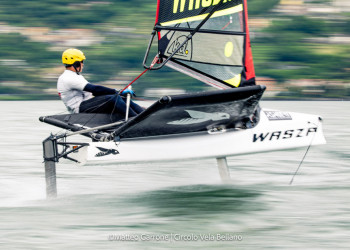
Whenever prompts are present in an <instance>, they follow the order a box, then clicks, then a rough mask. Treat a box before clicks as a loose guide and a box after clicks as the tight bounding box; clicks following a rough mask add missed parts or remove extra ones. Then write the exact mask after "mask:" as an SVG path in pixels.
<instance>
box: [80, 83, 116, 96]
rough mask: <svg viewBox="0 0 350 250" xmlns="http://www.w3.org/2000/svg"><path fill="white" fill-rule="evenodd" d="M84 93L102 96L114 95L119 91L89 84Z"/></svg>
mask: <svg viewBox="0 0 350 250" xmlns="http://www.w3.org/2000/svg"><path fill="white" fill-rule="evenodd" d="M83 90H84V91H87V92H91V93H92V94H93V95H94V96H100V95H114V94H116V93H117V92H118V91H117V90H115V89H111V88H108V87H105V86H101V85H94V84H91V83H87V84H86V85H85V87H84V89H83Z"/></svg>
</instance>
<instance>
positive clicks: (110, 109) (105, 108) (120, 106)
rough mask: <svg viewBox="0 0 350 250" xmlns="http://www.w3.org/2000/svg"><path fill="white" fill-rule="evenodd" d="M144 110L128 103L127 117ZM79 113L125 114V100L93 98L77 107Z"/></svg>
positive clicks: (112, 96) (122, 98) (104, 96)
mask: <svg viewBox="0 0 350 250" xmlns="http://www.w3.org/2000/svg"><path fill="white" fill-rule="evenodd" d="M143 110H144V109H143V108H142V107H140V106H139V105H137V104H136V103H134V102H133V101H130V108H129V116H130V117H132V116H136V115H137V114H139V113H141V112H142V111H143ZM79 112H80V113H105V114H113V113H118V114H121V115H125V114H126V98H124V97H121V96H119V95H101V96H96V97H93V98H91V99H89V100H86V101H83V102H82V103H81V104H80V107H79Z"/></svg>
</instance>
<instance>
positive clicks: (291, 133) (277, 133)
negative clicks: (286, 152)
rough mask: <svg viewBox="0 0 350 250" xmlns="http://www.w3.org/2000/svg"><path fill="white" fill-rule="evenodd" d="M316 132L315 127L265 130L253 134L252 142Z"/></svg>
mask: <svg viewBox="0 0 350 250" xmlns="http://www.w3.org/2000/svg"><path fill="white" fill-rule="evenodd" d="M316 132H317V127H312V128H308V129H305V128H299V129H290V130H286V131H274V132H267V133H261V134H254V135H253V142H258V141H261V142H263V141H275V140H285V139H291V138H300V137H307V136H310V135H311V134H313V133H316Z"/></svg>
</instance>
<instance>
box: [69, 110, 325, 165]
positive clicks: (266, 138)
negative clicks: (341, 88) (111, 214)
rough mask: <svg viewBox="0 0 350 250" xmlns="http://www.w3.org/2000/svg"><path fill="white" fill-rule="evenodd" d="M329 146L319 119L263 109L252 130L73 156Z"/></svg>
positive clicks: (161, 157)
mask: <svg viewBox="0 0 350 250" xmlns="http://www.w3.org/2000/svg"><path fill="white" fill-rule="evenodd" d="M266 112H270V113H269V114H266ZM267 115H269V116H270V117H269V118H270V119H269V118H268V116H267ZM325 143H326V140H325V138H324V135H323V132H322V119H321V118H320V117H319V116H317V115H308V114H301V113H287V112H279V111H271V110H266V109H263V110H261V112H260V121H259V123H258V124H257V125H256V126H255V127H254V128H252V129H232V130H227V131H222V132H217V133H198V134H192V135H188V134H186V135H173V136H157V137H147V138H136V139H128V140H122V141H120V142H91V143H89V146H86V147H83V148H82V149H80V150H79V151H78V152H76V153H71V154H70V155H69V156H70V157H71V158H73V159H76V160H78V161H79V162H80V163H81V164H103V165H105V164H114V165H116V164H125V163H142V162H163V161H181V160H188V159H203V158H221V157H226V156H234V155H243V154H252V153H257V152H264V151H276V150H284V149H291V148H298V147H307V146H309V145H319V144H325ZM101 149H102V150H101ZM106 150H107V151H106Z"/></svg>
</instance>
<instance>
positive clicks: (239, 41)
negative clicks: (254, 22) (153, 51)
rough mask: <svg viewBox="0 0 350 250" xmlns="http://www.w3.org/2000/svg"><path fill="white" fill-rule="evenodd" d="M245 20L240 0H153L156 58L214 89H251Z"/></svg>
mask: <svg viewBox="0 0 350 250" xmlns="http://www.w3.org/2000/svg"><path fill="white" fill-rule="evenodd" d="M247 18H248V15H247V4H246V0H231V1H230V0H212V1H200V0H158V6H157V15H156V24H155V30H156V31H157V34H158V51H159V56H160V57H161V58H165V59H166V58H168V60H169V59H170V60H169V61H168V62H167V64H166V65H167V66H170V67H171V68H174V69H175V70H178V71H180V72H182V73H184V74H187V75H190V76H192V77H194V78H196V79H199V80H201V81H203V82H205V83H207V84H209V85H212V86H215V87H218V88H233V87H239V86H245V85H254V84H255V73H254V66H253V61H252V54H251V48H250V38H249V29H248V26H247ZM180 46H182V47H181V48H179V47H180ZM170 62H171V64H170Z"/></svg>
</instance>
